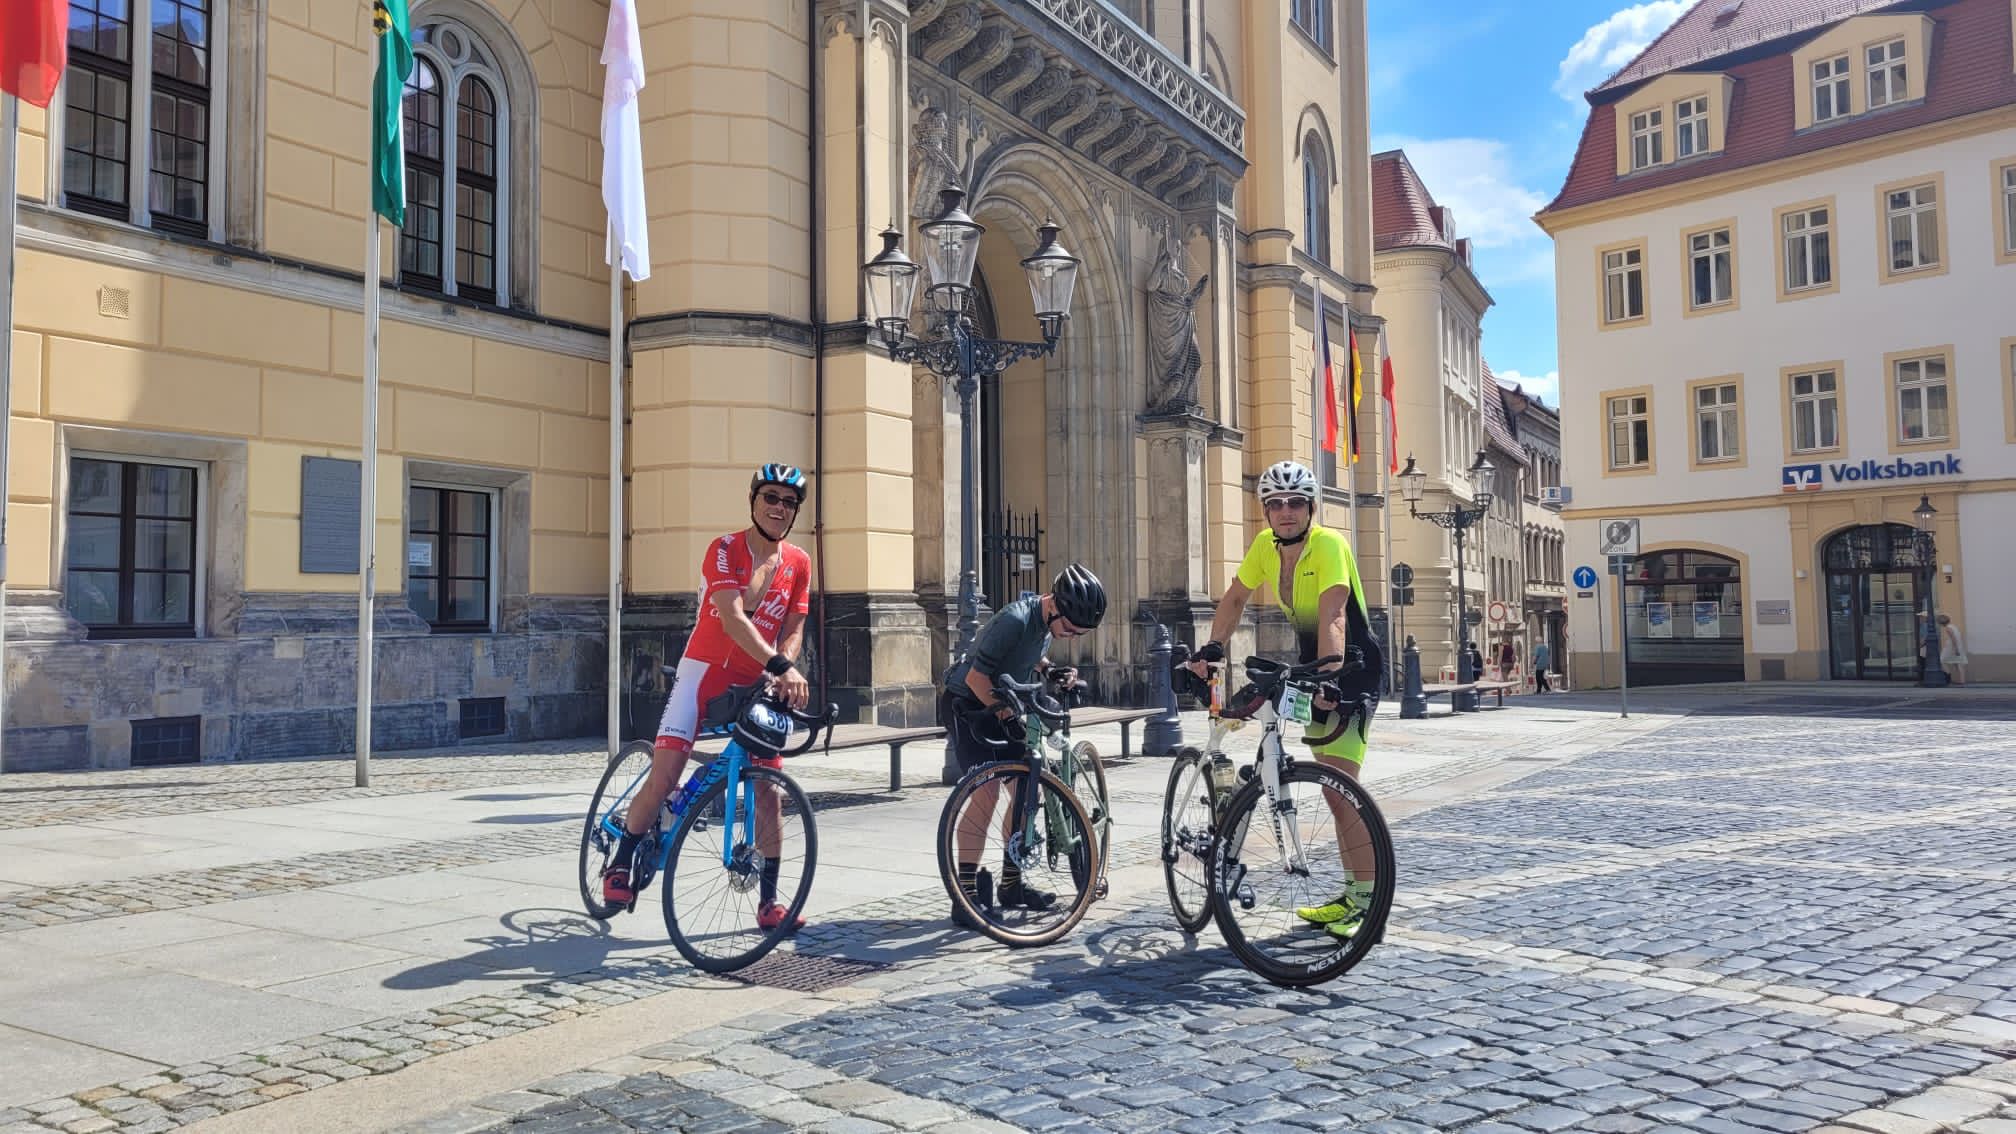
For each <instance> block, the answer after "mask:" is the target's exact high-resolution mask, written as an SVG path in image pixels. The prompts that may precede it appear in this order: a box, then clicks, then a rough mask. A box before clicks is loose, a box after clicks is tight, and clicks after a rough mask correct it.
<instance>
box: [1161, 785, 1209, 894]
mask: <svg viewBox="0 0 2016 1134" xmlns="http://www.w3.org/2000/svg"><path fill="white" fill-rule="evenodd" d="M1214 802H1216V801H1215V800H1214V798H1213V792H1212V784H1211V773H1210V767H1209V763H1208V761H1207V759H1206V757H1205V755H1204V753H1202V752H1200V751H1198V750H1197V749H1195V748H1190V747H1184V748H1179V749H1177V750H1176V762H1175V763H1174V764H1171V765H1170V767H1169V788H1168V791H1167V792H1166V793H1164V795H1163V797H1162V878H1163V881H1165V882H1167V883H1168V885H1169V909H1170V912H1172V913H1174V914H1175V915H1176V924H1177V925H1180V926H1182V927H1183V932H1185V933H1195V932H1197V931H1198V930H1200V929H1203V928H1204V923H1205V922H1207V921H1210V920H1211V867H1210V865H1209V863H1210V861H1211V838H1212V830H1211V814H1212V804H1213V803H1214Z"/></svg>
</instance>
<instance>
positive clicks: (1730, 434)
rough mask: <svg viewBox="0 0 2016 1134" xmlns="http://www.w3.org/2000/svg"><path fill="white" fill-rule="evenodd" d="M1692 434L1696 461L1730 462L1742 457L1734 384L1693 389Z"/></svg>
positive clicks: (1727, 383)
mask: <svg viewBox="0 0 2016 1134" xmlns="http://www.w3.org/2000/svg"><path fill="white" fill-rule="evenodd" d="M1694 434H1695V453H1696V455H1697V459H1698V460H1702V461H1733V460H1735V459H1737V458H1738V457H1740V456H1742V455H1743V444H1742V440H1741V423H1740V422H1739V421H1738V420H1737V410H1736V384H1735V383H1734V382H1724V383H1720V384H1718V385H1714V386H1699V387H1696V388H1695V390H1694Z"/></svg>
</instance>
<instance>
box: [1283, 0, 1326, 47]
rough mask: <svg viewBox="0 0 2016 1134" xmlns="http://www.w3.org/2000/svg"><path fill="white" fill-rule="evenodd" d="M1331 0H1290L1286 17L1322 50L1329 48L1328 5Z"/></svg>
mask: <svg viewBox="0 0 2016 1134" xmlns="http://www.w3.org/2000/svg"><path fill="white" fill-rule="evenodd" d="M1332 3H1333V0H1291V2H1290V4H1289V6H1288V18H1289V19H1290V20H1292V21H1294V23H1295V26H1296V27H1298V28H1301V29H1302V30H1303V31H1304V32H1307V33H1308V35H1309V38H1310V39H1313V40H1315V41H1316V42H1317V43H1318V44H1319V45H1321V46H1322V48H1323V50H1325V51H1329V50H1330V5H1331V4H1332Z"/></svg>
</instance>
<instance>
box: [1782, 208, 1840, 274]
mask: <svg viewBox="0 0 2016 1134" xmlns="http://www.w3.org/2000/svg"><path fill="white" fill-rule="evenodd" d="M1784 224H1785V290H1786V291H1800V290H1803V289H1805V288H1809V287H1826V286H1827V285H1828V284H1830V283H1832V282H1834V239H1833V228H1832V226H1831V224H1830V221H1829V218H1828V214H1827V210H1826V209H1824V208H1822V209H1801V210H1799V211H1798V212H1793V213H1786V214H1785V220H1784Z"/></svg>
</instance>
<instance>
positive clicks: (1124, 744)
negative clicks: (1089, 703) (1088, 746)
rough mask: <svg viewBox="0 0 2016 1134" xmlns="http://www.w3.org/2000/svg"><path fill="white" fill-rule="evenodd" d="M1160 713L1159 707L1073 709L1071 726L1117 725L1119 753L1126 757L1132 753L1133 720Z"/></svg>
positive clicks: (1142, 719)
mask: <svg viewBox="0 0 2016 1134" xmlns="http://www.w3.org/2000/svg"><path fill="white" fill-rule="evenodd" d="M1161 715H1162V710H1161V709H1073V710H1071V727H1072V729H1073V730H1076V729H1081V728H1092V727H1093V726H1095V725H1109V724H1117V725H1119V726H1120V755H1121V756H1123V757H1126V756H1132V755H1133V754H1134V750H1133V739H1132V730H1133V728H1134V722H1136V721H1144V720H1147V719H1148V718H1149V717H1159V716H1161Z"/></svg>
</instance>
